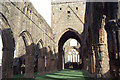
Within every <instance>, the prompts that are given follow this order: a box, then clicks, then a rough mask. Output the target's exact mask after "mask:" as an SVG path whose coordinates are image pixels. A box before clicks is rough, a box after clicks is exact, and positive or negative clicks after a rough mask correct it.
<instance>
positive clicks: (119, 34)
mask: <svg viewBox="0 0 120 80" xmlns="http://www.w3.org/2000/svg"><path fill="white" fill-rule="evenodd" d="M117 50H118V59H117V63H118V65H117V66H116V76H117V77H119V76H120V28H118V29H117Z"/></svg>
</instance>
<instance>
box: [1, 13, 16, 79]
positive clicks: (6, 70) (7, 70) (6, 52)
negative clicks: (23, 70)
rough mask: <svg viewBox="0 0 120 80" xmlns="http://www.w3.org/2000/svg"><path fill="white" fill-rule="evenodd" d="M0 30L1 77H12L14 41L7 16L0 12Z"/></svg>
mask: <svg viewBox="0 0 120 80" xmlns="http://www.w3.org/2000/svg"><path fill="white" fill-rule="evenodd" d="M0 31H1V33H2V34H1V37H2V43H3V48H2V54H3V56H2V78H13V56H14V48H15V41H14V36H13V32H12V30H11V28H10V25H9V22H8V21H7V18H6V17H5V16H4V15H3V14H2V13H1V12H0Z"/></svg>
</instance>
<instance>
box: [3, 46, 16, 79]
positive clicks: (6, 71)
mask: <svg viewBox="0 0 120 80" xmlns="http://www.w3.org/2000/svg"><path fill="white" fill-rule="evenodd" d="M13 53H14V50H13V49H6V48H3V58H2V78H13V55H14V54H13Z"/></svg>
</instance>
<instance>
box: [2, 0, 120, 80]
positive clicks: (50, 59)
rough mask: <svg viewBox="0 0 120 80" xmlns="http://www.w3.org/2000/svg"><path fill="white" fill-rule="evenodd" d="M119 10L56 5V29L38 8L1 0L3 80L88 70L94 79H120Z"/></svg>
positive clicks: (113, 6)
mask: <svg viewBox="0 0 120 80" xmlns="http://www.w3.org/2000/svg"><path fill="white" fill-rule="evenodd" d="M119 5H120V4H119V2H112V3H108V2H106V3H104V2H101V3H94V2H93V3H92V2H84V0H83V1H81V0H80V1H79V0H78V1H74V0H73V1H72V2H69V0H66V2H64V1H63V2H62V1H61V2H59V1H58V2H54V1H53V2H52V3H51V7H52V13H51V16H52V26H51V27H50V26H49V25H48V24H47V23H46V21H45V19H44V18H43V17H42V16H41V15H40V14H39V13H38V12H37V11H36V9H35V8H34V7H33V5H32V3H30V2H25V1H24V0H23V1H22V2H12V0H8V1H7V2H4V1H3V2H1V1H0V79H1V78H13V76H14V75H16V74H24V77H25V78H34V77H35V76H34V73H37V74H38V75H45V74H47V73H52V72H56V71H58V70H64V69H79V70H84V71H85V72H86V73H87V74H89V75H90V76H89V77H91V78H110V77H113V78H114V77H117V78H118V77H119V76H120V28H119V27H120V20H119V18H120V6H119ZM73 40H74V41H73ZM72 41H73V42H72ZM73 44H74V45H73ZM1 56H2V57H1ZM110 75H111V76H110Z"/></svg>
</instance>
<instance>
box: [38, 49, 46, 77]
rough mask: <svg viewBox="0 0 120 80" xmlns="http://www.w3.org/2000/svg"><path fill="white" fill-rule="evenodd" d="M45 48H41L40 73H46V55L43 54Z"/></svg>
mask: <svg viewBox="0 0 120 80" xmlns="http://www.w3.org/2000/svg"><path fill="white" fill-rule="evenodd" d="M43 51H44V50H43V49H41V50H40V52H39V54H38V74H39V75H44V74H45V56H44V54H43Z"/></svg>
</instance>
